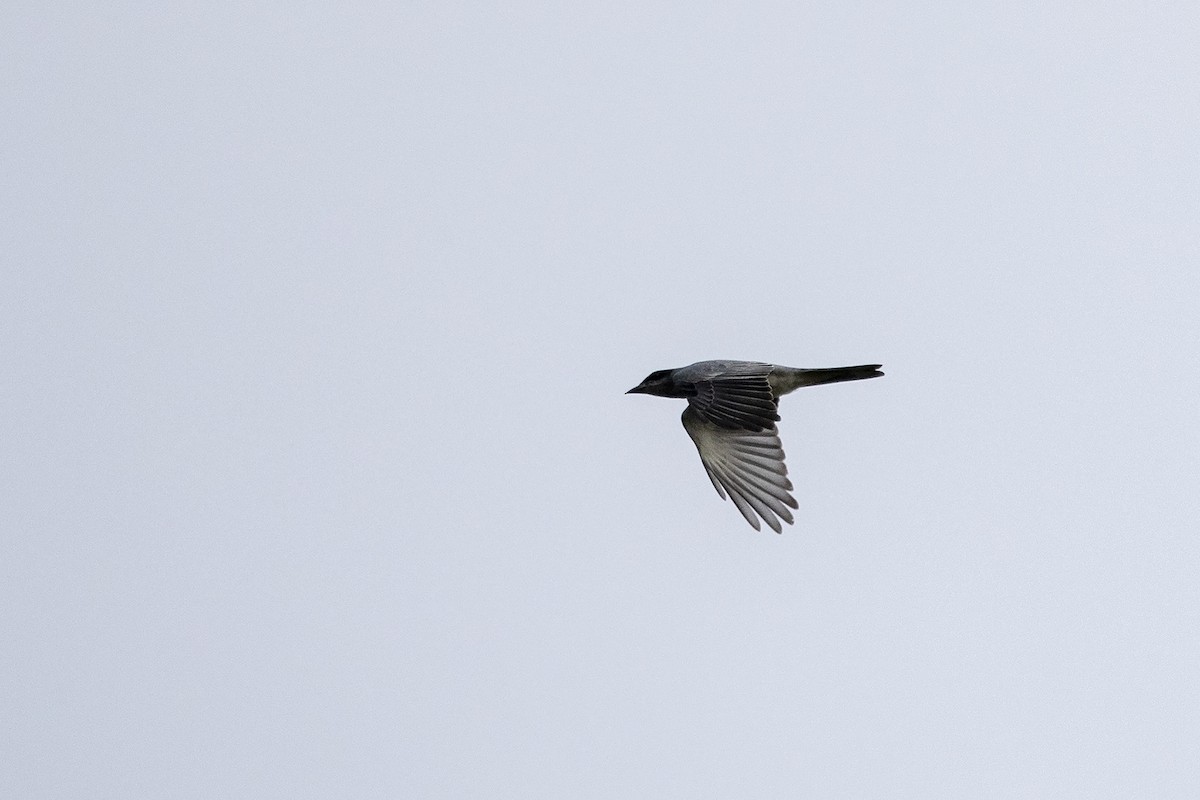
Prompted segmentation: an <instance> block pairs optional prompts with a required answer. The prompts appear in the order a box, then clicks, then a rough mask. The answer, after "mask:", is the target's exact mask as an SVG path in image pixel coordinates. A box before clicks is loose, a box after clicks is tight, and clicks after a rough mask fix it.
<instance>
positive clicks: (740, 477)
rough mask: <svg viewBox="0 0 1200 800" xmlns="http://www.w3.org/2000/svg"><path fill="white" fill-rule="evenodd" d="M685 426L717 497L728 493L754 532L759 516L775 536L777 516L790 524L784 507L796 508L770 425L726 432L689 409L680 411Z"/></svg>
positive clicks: (788, 514)
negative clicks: (698, 452)
mask: <svg viewBox="0 0 1200 800" xmlns="http://www.w3.org/2000/svg"><path fill="white" fill-rule="evenodd" d="M683 427H684V429H685V430H686V431H687V432H688V435H689V436H691V437H692V441H693V442H695V443H696V449H697V450H699V451H700V461H701V462H703V463H704V470H705V471H706V472H707V473H708V477H709V480H711V481H712V484H713V486H714V487H715V488H716V490H717V494H719V495H720V496H721V499H722V500H724V499H725V493H726V492H728V493H729V499H731V500H733V504H734V505H735V506H737V509H738V511H740V512H742V516H743V517H745V518H746V521H747V522H749V523H750V524H751V525H752V526H754V530H756V531H757V530H762V528H761V527H760V526H759V524H758V517H762V518H763V520H765V521H766V523H767V525H769V526H771V530H773V531H775V532H776V533H780V532H781V530H782V528H781V526H780V524H779V519H777V517H778V518H781V519H783V521H784V522H786V523H788V524H789V525H790V524H792V512H791V511H789V510H788V507H789V506H791V507H792V508H798V506H797V504H796V499H795V498H794V497H792V495H791V493H790V490H791V488H792V482H791V481H789V480H788V477H787V466H786V465H785V464H784V463H783V446H782V444H781V443H780V441H779V432H778V431H777V430H776V429H775V425H774V424H771V425H770V427H768V428H766V429H765V430H761V431H748V430H738V429H732V428H725V427H722V426H720V425H717V424H715V423H713V422H710V421H709V420H708V419H707V418H705V417H704V416H702V415H701V414H700V412H698V411H697V410H696V408H695V407H694V406H692V405H689V406H688V407H687V408H686V409H685V410H684V412H683ZM755 514H757V515H758V516H755Z"/></svg>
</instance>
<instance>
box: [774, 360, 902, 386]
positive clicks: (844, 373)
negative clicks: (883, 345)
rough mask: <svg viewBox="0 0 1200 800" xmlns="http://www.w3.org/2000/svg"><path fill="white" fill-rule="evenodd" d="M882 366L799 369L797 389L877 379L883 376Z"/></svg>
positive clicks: (865, 365) (866, 365)
mask: <svg viewBox="0 0 1200 800" xmlns="http://www.w3.org/2000/svg"><path fill="white" fill-rule="evenodd" d="M882 366H883V365H882V364H864V365H862V366H860V367H830V368H829V369H800V370H796V371H797V372H799V373H800V375H798V376H797V377H798V378H799V379H800V380H799V383H798V384H797V387H800V386H820V385H821V384H822V383H840V382H841V381H861V380H865V379H866V378H878V377H880V376H881V375H883V373H882V372H880V371H879V368H880V367H882Z"/></svg>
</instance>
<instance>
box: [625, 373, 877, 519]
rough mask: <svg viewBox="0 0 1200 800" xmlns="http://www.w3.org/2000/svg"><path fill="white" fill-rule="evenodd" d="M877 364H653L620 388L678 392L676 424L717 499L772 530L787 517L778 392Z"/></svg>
mask: <svg viewBox="0 0 1200 800" xmlns="http://www.w3.org/2000/svg"><path fill="white" fill-rule="evenodd" d="M882 366H883V365H882V364H863V365H861V366H857V367H831V368H828V369H800V368H797V367H782V366H779V365H778V364H765V363H762V362H760V361H698V362H697V363H695V364H691V365H689V366H686V367H679V368H677V369H660V370H657V371H655V372H651V373H650V374H649V375H647V376H646V379H645V380H644V381H642V382H641V383H639V384H638V385H637V386H635V387H633V388H632V389H630V390H629V391H628V392H626V393H625V394H651V395H656V396H658V397H676V398H685V399H686V400H687V402H688V404H687V408H685V409H684V411H683V427H684V430H686V431H687V432H688V435H689V436H691V437H692V441H693V442H695V444H696V449H697V450H698V451H699V452H700V461H701V463H703V464H704V471H705V472H707V473H708V478H709V480H711V481H712V485H713V487H714V488H715V489H716V490H717V494H718V495H720V497H721V499H722V500H725V499H726V495H728V499H730V500H732V501H733V504H734V505H735V506H737V510H738V511H740V512H741V514H742V516H743V517H745V518H746V521H747V522H749V523H750V525H751V526H753V528H754V530H756V531H760V530H762V526H761V525H760V524H759V518H760V517H761V518H762V520H763V521H764V522H766V523H767V525H769V526H770V527H771V530H773V531H775V532H776V533H782V532H783V528H782V526H781V525H780V522H779V520H781V519H782V520H783V521H784V522H786V523H787V524H789V525H791V524H792V523H793V517H792V512H791V511H790V510H789V509H790V508H799V506H798V505H797V503H796V498H794V497H793V496H792V494H791V492H792V488H793V487H792V482H791V481H790V480H788V477H787V465H786V464H784V460H783V459H784V455H783V444H782V442H781V441H780V439H779V431H778V429H777V428H776V427H775V423H776V422H778V421H779V398H780V397H782V396H783V395H785V394H788V393H789V392H792V391H795V390H796V389H799V388H801V387H803V386H819V385H820V384H823V383H839V382H841V381H860V380H865V379H867V378H878V377H881V376H882V375H883V373H882V372H880V367H882Z"/></svg>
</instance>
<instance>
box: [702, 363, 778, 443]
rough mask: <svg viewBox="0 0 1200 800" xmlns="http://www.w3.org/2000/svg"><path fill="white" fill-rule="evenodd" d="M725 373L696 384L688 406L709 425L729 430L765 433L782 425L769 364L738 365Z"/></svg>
mask: <svg viewBox="0 0 1200 800" xmlns="http://www.w3.org/2000/svg"><path fill="white" fill-rule="evenodd" d="M738 366H739V368H740V369H738V370H737V371H736V372H726V373H723V374H720V375H715V376H712V377H709V378H707V379H704V380H698V381H696V382H695V384H694V385H695V387H696V395H695V396H694V397H689V398H688V403H689V404H690V405H691V406H692V407H693V408H694V409H695V410H696V412H697V413H699V414H700V416H702V417H704V418H705V419H707V420H708V421H709V422H711V423H713V424H715V425H717V426H719V427H722V428H730V429H744V430H749V431H762V430H767V429H769V428H774V427H775V423H776V422H778V421H779V413H778V411H777V408H778V406H777V404H776V401H775V396H774V394H772V392H771V384H770V383H769V382H768V381H767V376H768V375H770V373H771V365H770V364H739V365H738Z"/></svg>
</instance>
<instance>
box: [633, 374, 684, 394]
mask: <svg viewBox="0 0 1200 800" xmlns="http://www.w3.org/2000/svg"><path fill="white" fill-rule="evenodd" d="M674 375H675V370H673V369H660V370H658V371H657V372H651V373H650V374H649V375H647V376H646V379H645V380H644V381H642V382H641V383H639V384H638V385H637V386H635V387H633V388H632V389H630V390H629V391H628V392H626V393H625V394H654V395H658V396H659V397H689V396H691V395H692V394H694V393H695V391H694V390H693V389H692V388H691V387H690V386H689V387H687V388H686V389H685V388H684V387H682V386H680V385H679V384H677V383H675V377H674Z"/></svg>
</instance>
